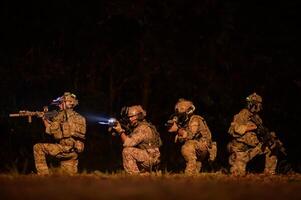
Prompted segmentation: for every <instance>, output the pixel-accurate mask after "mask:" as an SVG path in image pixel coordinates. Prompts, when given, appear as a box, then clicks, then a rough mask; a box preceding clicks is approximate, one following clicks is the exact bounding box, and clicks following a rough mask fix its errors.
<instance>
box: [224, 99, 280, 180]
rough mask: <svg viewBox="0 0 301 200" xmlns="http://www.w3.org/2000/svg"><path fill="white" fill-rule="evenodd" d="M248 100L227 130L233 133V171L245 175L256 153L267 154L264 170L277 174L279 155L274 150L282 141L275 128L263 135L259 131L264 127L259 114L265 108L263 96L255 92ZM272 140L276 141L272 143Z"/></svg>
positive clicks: (231, 153) (230, 162)
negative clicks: (274, 130)
mask: <svg viewBox="0 0 301 200" xmlns="http://www.w3.org/2000/svg"><path fill="white" fill-rule="evenodd" d="M246 101H247V107H246V108H244V109H242V110H241V111H240V112H239V113H238V114H236V115H235V116H234V119H233V121H232V123H231V126H230V128H229V131H228V133H229V134H230V135H231V136H232V141H231V142H230V143H229V144H228V151H229V153H230V157H229V164H230V172H231V173H232V174H234V175H245V174H246V165H247V163H248V162H249V161H250V160H252V159H253V158H254V157H255V156H256V155H260V154H264V155H265V169H264V173H266V174H275V169H276V165H277V156H276V155H275V154H274V153H273V152H272V150H274V149H275V145H276V144H277V146H278V147H282V143H281V142H280V141H279V139H277V138H276V135H275V133H274V132H268V131H267V130H265V132H266V133H263V134H264V135H263V134H260V132H261V131H262V130H261V129H263V127H262V120H261V118H260V116H259V115H258V113H259V112H260V111H261V110H262V98H261V96H259V95H258V94H256V93H253V94H251V95H249V96H248V97H247V98H246ZM263 131H264V130H263ZM266 136H269V137H266ZM271 141H273V142H272V143H270V142H271ZM278 147H277V148H278ZM282 148H283V147H282ZM281 150H283V149H281Z"/></svg>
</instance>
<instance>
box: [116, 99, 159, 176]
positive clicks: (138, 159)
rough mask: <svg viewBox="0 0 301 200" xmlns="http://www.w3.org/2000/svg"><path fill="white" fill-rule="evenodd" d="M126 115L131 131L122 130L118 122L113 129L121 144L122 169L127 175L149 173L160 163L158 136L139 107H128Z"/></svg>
mask: <svg viewBox="0 0 301 200" xmlns="http://www.w3.org/2000/svg"><path fill="white" fill-rule="evenodd" d="M126 115H127V119H128V123H129V126H130V128H131V130H124V129H123V128H122V127H121V124H120V123H119V122H117V125H116V126H114V127H113V128H114V129H115V130H116V132H117V133H118V134H119V135H120V137H121V140H122V142H123V151H122V159H123V167H124V169H125V171H126V172H127V173H129V174H141V173H143V172H150V171H152V170H153V169H154V167H155V166H157V165H158V164H159V162H160V151H159V147H160V146H161V143H162V142H161V139H160V135H159V133H158V132H157V130H156V128H155V126H153V125H152V124H151V123H149V122H147V121H146V120H145V116H146V112H145V110H143V108H142V107H141V106H140V105H134V106H130V107H128V108H127V111H126ZM126 131H127V132H126Z"/></svg>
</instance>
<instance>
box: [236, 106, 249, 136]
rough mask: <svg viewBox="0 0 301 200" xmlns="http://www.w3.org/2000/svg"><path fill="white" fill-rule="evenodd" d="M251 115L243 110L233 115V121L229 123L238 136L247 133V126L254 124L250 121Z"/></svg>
mask: <svg viewBox="0 0 301 200" xmlns="http://www.w3.org/2000/svg"><path fill="white" fill-rule="evenodd" d="M251 115H252V113H251V112H250V111H248V110H247V109H243V110H241V111H240V112H239V113H238V114H237V115H235V116H234V120H233V122H232V123H231V128H232V129H233V131H234V132H235V133H237V134H239V135H244V134H245V133H246V132H247V129H248V126H249V125H250V124H254V123H253V122H252V121H251Z"/></svg>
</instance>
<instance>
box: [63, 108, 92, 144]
mask: <svg viewBox="0 0 301 200" xmlns="http://www.w3.org/2000/svg"><path fill="white" fill-rule="evenodd" d="M63 112H65V113H64V114H65V120H64V121H63V122H62V125H61V126H62V132H63V137H64V138H67V137H72V138H74V139H80V140H84V139H85V134H86V120H85V118H84V117H82V116H81V115H80V114H78V113H77V112H75V111H73V110H72V111H70V110H69V111H63Z"/></svg>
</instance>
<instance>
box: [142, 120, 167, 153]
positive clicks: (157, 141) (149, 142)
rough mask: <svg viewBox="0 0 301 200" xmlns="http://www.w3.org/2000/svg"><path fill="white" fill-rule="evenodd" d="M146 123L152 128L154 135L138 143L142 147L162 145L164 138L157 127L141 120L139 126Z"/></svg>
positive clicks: (152, 147)
mask: <svg viewBox="0 0 301 200" xmlns="http://www.w3.org/2000/svg"><path fill="white" fill-rule="evenodd" d="M141 125H146V126H148V127H149V128H150V129H151V132H152V137H151V138H147V139H146V140H144V141H143V142H141V143H140V144H139V145H138V148H140V149H154V148H159V147H160V146H162V140H161V138H160V133H159V132H158V131H157V129H156V127H155V126H154V125H152V124H151V123H148V122H140V123H139V124H138V126H141Z"/></svg>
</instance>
